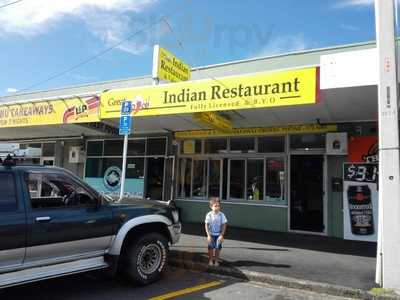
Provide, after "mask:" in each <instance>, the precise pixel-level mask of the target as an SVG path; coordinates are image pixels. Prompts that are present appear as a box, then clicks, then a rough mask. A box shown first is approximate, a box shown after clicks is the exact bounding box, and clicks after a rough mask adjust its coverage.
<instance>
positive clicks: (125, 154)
mask: <svg viewBox="0 0 400 300" xmlns="http://www.w3.org/2000/svg"><path fill="white" fill-rule="evenodd" d="M127 153H128V135H127V134H125V135H124V149H123V152H122V174H121V190H120V193H119V200H120V201H121V200H122V197H123V196H124V190H125V176H126V156H127Z"/></svg>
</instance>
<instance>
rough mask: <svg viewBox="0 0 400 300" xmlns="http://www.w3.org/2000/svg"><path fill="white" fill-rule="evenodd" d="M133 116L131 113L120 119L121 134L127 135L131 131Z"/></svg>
mask: <svg viewBox="0 0 400 300" xmlns="http://www.w3.org/2000/svg"><path fill="white" fill-rule="evenodd" d="M131 127H132V118H131V116H129V115H127V116H126V115H125V116H121V118H120V119H119V134H120V135H125V134H130V133H131Z"/></svg>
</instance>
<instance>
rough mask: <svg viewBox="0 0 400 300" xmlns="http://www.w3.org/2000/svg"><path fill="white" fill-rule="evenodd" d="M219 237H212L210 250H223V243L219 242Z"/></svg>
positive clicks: (209, 244) (209, 245)
mask: <svg viewBox="0 0 400 300" xmlns="http://www.w3.org/2000/svg"><path fill="white" fill-rule="evenodd" d="M218 238H219V235H212V236H211V242H210V243H208V249H222V243H220V242H218Z"/></svg>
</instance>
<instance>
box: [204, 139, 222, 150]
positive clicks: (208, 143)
mask: <svg viewBox="0 0 400 300" xmlns="http://www.w3.org/2000/svg"><path fill="white" fill-rule="evenodd" d="M226 150H227V140H226V139H208V140H205V141H204V152H205V153H207V154H211V153H224V152H226Z"/></svg>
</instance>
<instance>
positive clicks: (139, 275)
mask: <svg viewBox="0 0 400 300" xmlns="http://www.w3.org/2000/svg"><path fill="white" fill-rule="evenodd" d="M125 258H126V259H125V262H126V265H125V266H124V270H125V272H124V273H125V274H126V276H127V279H128V280H129V281H131V282H133V283H134V284H136V285H146V284H149V283H152V282H154V281H156V280H158V279H159V278H160V275H161V273H162V272H163V271H164V270H165V268H166V266H167V260H168V241H167V239H166V238H165V237H164V236H163V235H161V234H159V233H148V234H145V235H144V236H142V237H140V238H139V239H137V240H135V241H133V242H131V244H129V245H128V248H127V251H126V257H125Z"/></svg>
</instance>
